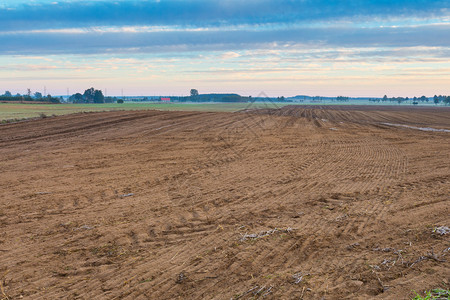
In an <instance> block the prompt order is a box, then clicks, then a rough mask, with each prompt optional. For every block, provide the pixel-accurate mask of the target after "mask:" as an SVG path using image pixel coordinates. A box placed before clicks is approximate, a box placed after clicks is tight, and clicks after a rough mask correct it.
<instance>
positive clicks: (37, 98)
mask: <svg viewBox="0 0 450 300" xmlns="http://www.w3.org/2000/svg"><path fill="white" fill-rule="evenodd" d="M0 101H8V102H25V101H26V102H46V103H61V98H57V97H52V96H51V95H47V96H43V95H42V93H40V92H35V93H34V94H32V92H31V90H30V89H27V93H26V94H25V95H21V94H19V93H17V94H16V95H12V94H11V92H10V91H6V92H5V93H4V94H3V95H0Z"/></svg>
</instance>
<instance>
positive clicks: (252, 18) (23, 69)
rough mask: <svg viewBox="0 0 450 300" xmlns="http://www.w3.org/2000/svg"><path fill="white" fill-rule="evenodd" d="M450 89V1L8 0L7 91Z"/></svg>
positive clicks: (4, 37)
mask: <svg viewBox="0 0 450 300" xmlns="http://www.w3.org/2000/svg"><path fill="white" fill-rule="evenodd" d="M91 86H92V87H95V88H96V89H101V90H103V92H104V93H105V94H106V95H108V96H109V95H111V96H113V95H121V93H122V90H123V93H124V94H125V95H135V96H141V95H167V96H170V95H188V94H189V91H190V89H192V88H196V89H198V90H199V92H200V93H221V92H235V93H239V94H241V95H252V96H257V95H259V94H260V93H262V92H264V93H265V94H267V95H269V96H295V95H312V96H315V95H321V96H339V95H343V96H352V97H356V96H362V97H382V96H383V95H385V94H387V95H388V96H404V97H406V96H408V97H412V96H421V95H426V96H433V95H435V94H438V95H439V94H442V95H449V94H450V1H449V0H436V1H425V0H400V1H396V0H364V1H363V0H328V1H327V0H297V1H295V0H245V1H242V0H221V1H213V0H193V1H188V0H184V1H181V0H148V1H131V0H129V1H123V0H122V1H121V0H117V1H113V0H109V1H104V0H82V1H74V0H64V1H54V0H52V1H51V0H33V1H32V0H30V1H24V0H0V94H2V93H3V92H4V91H5V90H9V91H11V92H12V93H14V94H15V93H21V94H24V93H26V91H27V88H30V89H31V90H32V91H33V92H34V91H40V92H44V88H45V90H46V91H47V93H51V94H52V95H66V94H73V93H76V92H83V91H84V90H85V89H87V88H89V87H91Z"/></svg>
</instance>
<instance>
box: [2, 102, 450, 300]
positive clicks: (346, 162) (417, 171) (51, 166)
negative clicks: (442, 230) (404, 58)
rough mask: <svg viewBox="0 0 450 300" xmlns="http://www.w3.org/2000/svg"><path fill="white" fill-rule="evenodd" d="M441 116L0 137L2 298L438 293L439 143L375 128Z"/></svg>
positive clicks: (91, 123) (300, 111)
mask: <svg viewBox="0 0 450 300" xmlns="http://www.w3.org/2000/svg"><path fill="white" fill-rule="evenodd" d="M449 116H450V110H449V109H445V108H442V109H433V108H428V109H427V108H420V109H419V108H411V109H406V108H401V109H399V108H381V107H318V106H314V107H295V106H290V107H285V108H282V109H279V110H268V111H264V112H261V113H195V112H157V111H145V112H107V113H89V114H76V115H68V116H63V117H56V118H47V119H42V120H36V121H30V122H23V123H17V124H8V125H3V126H0V169H1V172H0V226H1V229H2V230H1V231H0V282H1V287H2V291H1V292H0V299H2V298H5V299H18V298H22V297H23V298H28V299H59V298H66V299H94V298H102V299H122V298H123V299H147V298H150V299H230V298H234V299H238V298H239V299H250V298H251V297H254V298H261V299H262V298H265V299H299V298H300V299H301V298H303V299H372V298H374V299H409V298H410V297H411V296H412V295H413V293H412V290H416V291H422V290H424V289H430V288H436V287H442V288H448V285H449V281H448V280H449V275H450V274H449V269H450V268H449V263H448V260H449V258H450V255H449V251H448V248H449V246H450V245H449V238H448V237H449V235H442V236H441V235H438V234H436V233H433V229H434V228H435V227H437V226H450V219H449V215H450V214H449V200H450V198H449V194H450V185H449V179H450V164H449V162H450V133H448V132H424V131H420V130H416V129H408V128H404V127H393V126H388V125H383V124H381V123H395V124H408V125H412V126H418V125H420V126H418V127H422V126H423V125H426V126H427V127H434V128H442V129H450V117H449ZM274 228H277V229H278V231H277V230H273V231H270V232H267V231H269V230H272V229H274ZM261 232H266V234H265V236H264V234H260V237H258V238H255V236H256V235H253V236H251V234H259V233H261ZM246 234H247V236H246ZM248 235H250V236H248ZM245 237H246V238H245ZM446 249H447V250H446ZM300 273H301V274H300ZM301 276H303V277H301ZM294 277H295V278H294ZM300 278H301V280H299V279H300ZM296 281H297V282H298V283H296Z"/></svg>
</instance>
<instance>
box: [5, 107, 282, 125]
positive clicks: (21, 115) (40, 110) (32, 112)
mask: <svg viewBox="0 0 450 300" xmlns="http://www.w3.org/2000/svg"><path fill="white" fill-rule="evenodd" d="M288 104H290V103H287V102H279V103H270V104H267V103H264V102H254V103H179V102H175V103H161V102H143V103H139V102H127V103H123V104H117V103H102V104H33V103H0V121H3V120H4V121H7V120H21V119H29V118H39V117H41V116H43V115H45V116H47V117H50V116H61V115H67V114H73V113H86V112H104V111H133V110H161V111H206V112H234V111H238V110H242V109H246V108H249V107H251V108H253V109H254V108H266V107H268V106H269V107H271V108H274V107H283V106H285V105H288Z"/></svg>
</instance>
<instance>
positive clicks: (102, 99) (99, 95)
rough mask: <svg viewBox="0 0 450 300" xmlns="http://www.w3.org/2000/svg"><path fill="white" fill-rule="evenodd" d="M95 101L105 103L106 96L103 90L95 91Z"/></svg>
mask: <svg viewBox="0 0 450 300" xmlns="http://www.w3.org/2000/svg"><path fill="white" fill-rule="evenodd" d="M94 103H105V96H103V93H102V91H100V90H95V91H94Z"/></svg>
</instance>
